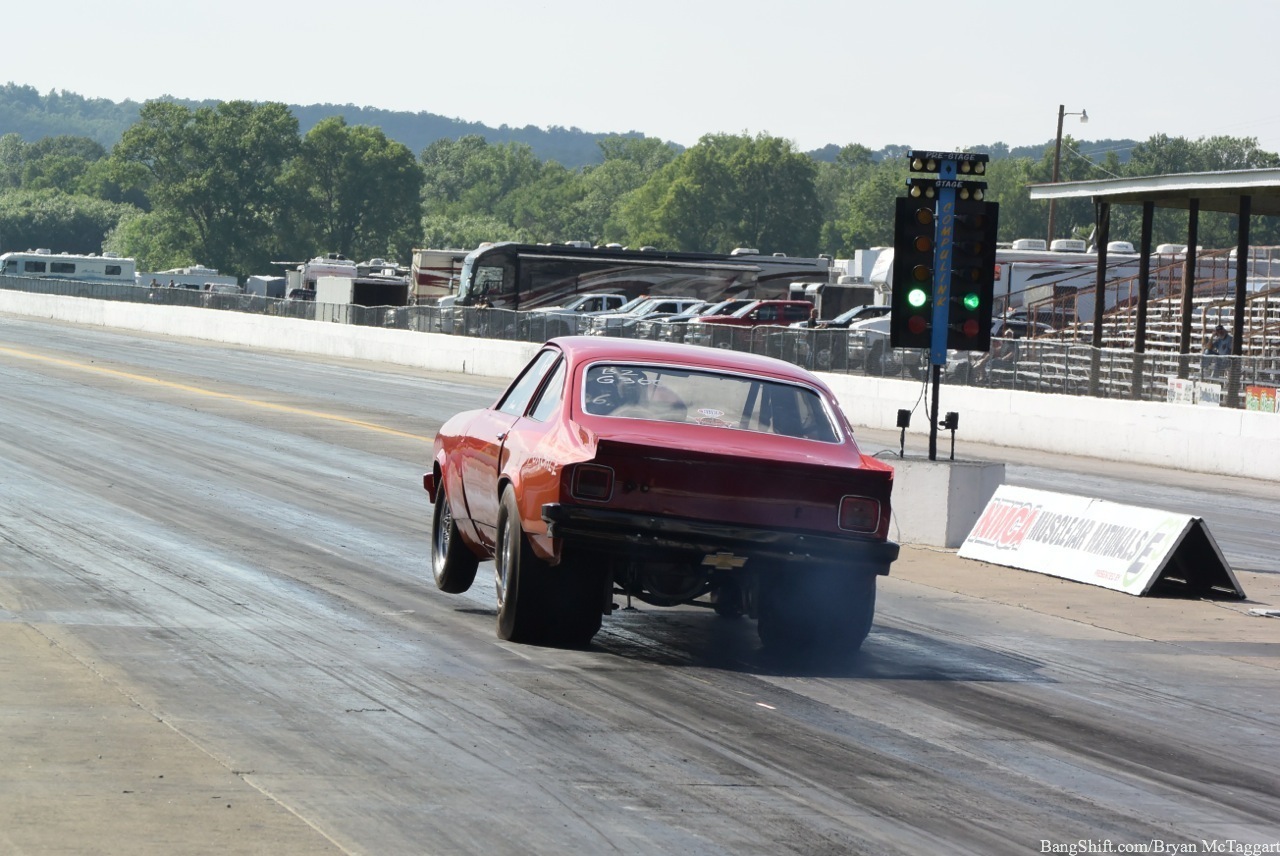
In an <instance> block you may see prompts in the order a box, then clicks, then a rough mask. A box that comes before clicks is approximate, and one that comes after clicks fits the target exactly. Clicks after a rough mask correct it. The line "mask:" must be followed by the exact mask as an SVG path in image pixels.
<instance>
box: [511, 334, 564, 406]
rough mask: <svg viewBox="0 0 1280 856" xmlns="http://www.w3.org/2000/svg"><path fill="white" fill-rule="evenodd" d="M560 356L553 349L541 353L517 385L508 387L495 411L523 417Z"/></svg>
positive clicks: (531, 361) (531, 362) (526, 369)
mask: <svg viewBox="0 0 1280 856" xmlns="http://www.w3.org/2000/svg"><path fill="white" fill-rule="evenodd" d="M559 356H560V352H559V351H557V350H554V349H552V348H547V349H546V350H544V351H541V352H539V353H538V355H537V356H536V357H534V358H533V359H532V360H530V362H529V365H527V366H526V367H525V370H524V371H523V372H521V373H520V377H518V378H516V381H515V383H513V384H511V386H509V387H507V391H506V393H505V394H504V395H503V396H502V399H501V400H500V401H499V402H498V406H497V407H496V408H495V409H496V410H498V411H499V412H501V413H509V414H511V415H512V416H523V415H524V412H525V410H527V409H528V407H529V401H530V400H531V399H532V398H533V394H534V393H535V392H537V391H538V387H539V386H541V385H542V379H543V378H544V377H546V376H547V371H548V370H549V369H550V368H551V364H552V363H554V362H555V360H556V358H557V357H559Z"/></svg>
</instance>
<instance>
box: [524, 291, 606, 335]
mask: <svg viewBox="0 0 1280 856" xmlns="http://www.w3.org/2000/svg"><path fill="white" fill-rule="evenodd" d="M626 302H627V296H626V295H625V294H579V295H578V296H577V297H575V298H573V300H570V301H569V302H568V303H566V304H564V305H563V306H539V307H538V308H537V309H530V310H529V313H530V315H531V316H535V317H542V318H543V319H544V320H545V321H546V337H547V338H548V339H554V338H555V337H556V336H572V335H576V334H578V333H580V332H582V331H583V329H584V328H585V326H586V325H585V323H584V321H585V319H587V318H590V317H591V316H593V315H599V314H600V313H602V312H617V311H618V310H619V309H621V308H622V307H623V306H624V305H625V304H626Z"/></svg>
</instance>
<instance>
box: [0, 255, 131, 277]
mask: <svg viewBox="0 0 1280 856" xmlns="http://www.w3.org/2000/svg"><path fill="white" fill-rule="evenodd" d="M137 270H138V267H137V263H136V262H135V261H134V260H133V259H127V258H121V257H120V256H117V255H115V254H113V253H103V254H102V255H100V256H98V255H92V254H90V255H76V254H74V253H55V252H53V251H52V250H47V249H39V250H26V251H25V252H10V253H4V254H2V255H0V274H3V275H4V276H26V277H34V278H37V279H69V280H73V281H76V282H98V283H101V282H109V283H117V284H120V285H134V284H135V282H134V276H135V274H136V273H137Z"/></svg>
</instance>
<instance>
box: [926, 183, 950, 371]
mask: <svg viewBox="0 0 1280 856" xmlns="http://www.w3.org/2000/svg"><path fill="white" fill-rule="evenodd" d="M939 166H940V167H941V168H940V169H939V170H938V178H939V179H940V181H939V182H938V208H937V211H938V214H937V217H936V220H937V226H936V232H935V233H934V242H933V336H932V338H931V339H930V341H929V363H930V365H935V366H945V365H946V364H947V322H948V320H949V315H950V311H949V310H950V308H951V246H952V243H953V241H954V237H955V225H956V189H955V187H948V186H946V185H947V184H948V183H950V182H954V181H955V180H956V161H954V160H943V161H941V162H940V163H939Z"/></svg>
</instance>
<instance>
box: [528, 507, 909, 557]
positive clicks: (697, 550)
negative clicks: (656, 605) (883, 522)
mask: <svg viewBox="0 0 1280 856" xmlns="http://www.w3.org/2000/svg"><path fill="white" fill-rule="evenodd" d="M542 519H543V520H544V521H545V522H546V524H547V534H549V535H550V536H551V537H553V538H563V539H565V541H567V542H572V543H574V544H577V545H580V546H584V547H589V548H595V549H603V550H608V549H610V548H613V549H617V548H618V547H622V546H626V547H628V548H629V550H631V551H634V550H636V549H637V548H639V550H640V551H641V553H642V554H643V553H652V554H654V556H655V557H656V556H662V555H670V554H673V553H679V554H702V555H703V556H705V557H707V559H704V564H711V565H713V566H714V565H716V564H717V560H719V559H720V557H723V563H724V566H725V567H726V568H728V567H740V566H741V563H737V564H735V560H737V559H742V560H745V559H758V560H761V561H762V562H768V563H772V562H808V563H815V564H823V565H838V566H841V567H844V568H848V569H850V570H861V571H869V572H874V573H876V574H880V575H885V574H888V573H889V565H890V564H892V563H893V561H894V560H895V559H897V558H898V545H897V544H896V543H894V542H893V541H869V540H864V539H861V538H857V537H854V536H849V537H841V536H838V535H819V534H814V533H807V532H794V531H788V530H785V529H762V528H760V527H755V526H745V525H736V524H729V523H709V522H707V521H703V520H690V519H687V518H681V517H666V516H661V515H652V514H634V513H631V512H626V511H611V510H608V509H603V508H591V507H585V506H580V505H572V506H566V505H561V504H560V503H554V502H552V503H547V504H546V505H544V506H542Z"/></svg>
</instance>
